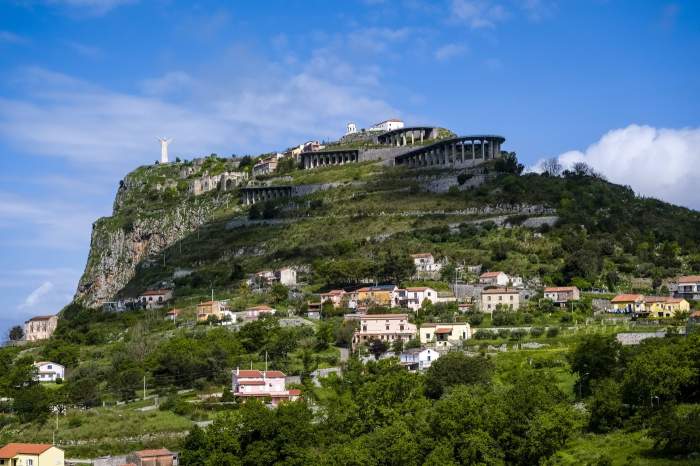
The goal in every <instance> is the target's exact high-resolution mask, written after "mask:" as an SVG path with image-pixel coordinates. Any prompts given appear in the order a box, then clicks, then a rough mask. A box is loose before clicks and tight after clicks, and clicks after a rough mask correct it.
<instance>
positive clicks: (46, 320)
mask: <svg viewBox="0 0 700 466" xmlns="http://www.w3.org/2000/svg"><path fill="white" fill-rule="evenodd" d="M57 326H58V316H36V317H32V318H31V319H29V320H28V321H26V322H25V323H24V339H25V340H27V341H38V340H47V339H49V338H51V335H53V332H55V331H56V327H57Z"/></svg>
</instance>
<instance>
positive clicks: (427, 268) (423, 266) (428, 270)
mask: <svg viewBox="0 0 700 466" xmlns="http://www.w3.org/2000/svg"><path fill="white" fill-rule="evenodd" d="M411 258H412V259H413V265H415V266H416V274H418V275H421V274H434V273H437V272H439V271H440V269H442V264H440V263H439V262H435V258H434V257H433V255H432V254H430V253H429V252H422V253H419V254H411Z"/></svg>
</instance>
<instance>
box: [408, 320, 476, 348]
mask: <svg viewBox="0 0 700 466" xmlns="http://www.w3.org/2000/svg"><path fill="white" fill-rule="evenodd" d="M419 335H420V342H421V344H422V345H435V347H436V348H449V347H450V346H458V345H461V344H462V342H463V341H464V340H468V339H469V338H471V326H470V325H469V324H468V323H466V322H456V323H452V324H443V323H439V324H436V323H430V324H423V325H421V327H420V330H419Z"/></svg>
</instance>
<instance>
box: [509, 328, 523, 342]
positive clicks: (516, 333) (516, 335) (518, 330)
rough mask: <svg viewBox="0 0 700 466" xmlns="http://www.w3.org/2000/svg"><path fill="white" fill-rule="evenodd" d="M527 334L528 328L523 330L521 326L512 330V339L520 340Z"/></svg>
mask: <svg viewBox="0 0 700 466" xmlns="http://www.w3.org/2000/svg"><path fill="white" fill-rule="evenodd" d="M525 335H527V330H523V329H521V328H516V329H515V330H513V331H512V332H510V338H511V340H520V339H522V338H524V337H525Z"/></svg>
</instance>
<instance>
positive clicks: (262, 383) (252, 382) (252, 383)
mask: <svg viewBox="0 0 700 466" xmlns="http://www.w3.org/2000/svg"><path fill="white" fill-rule="evenodd" d="M240 384H241V385H265V381H264V380H262V379H258V380H246V381H243V382H240Z"/></svg>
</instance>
